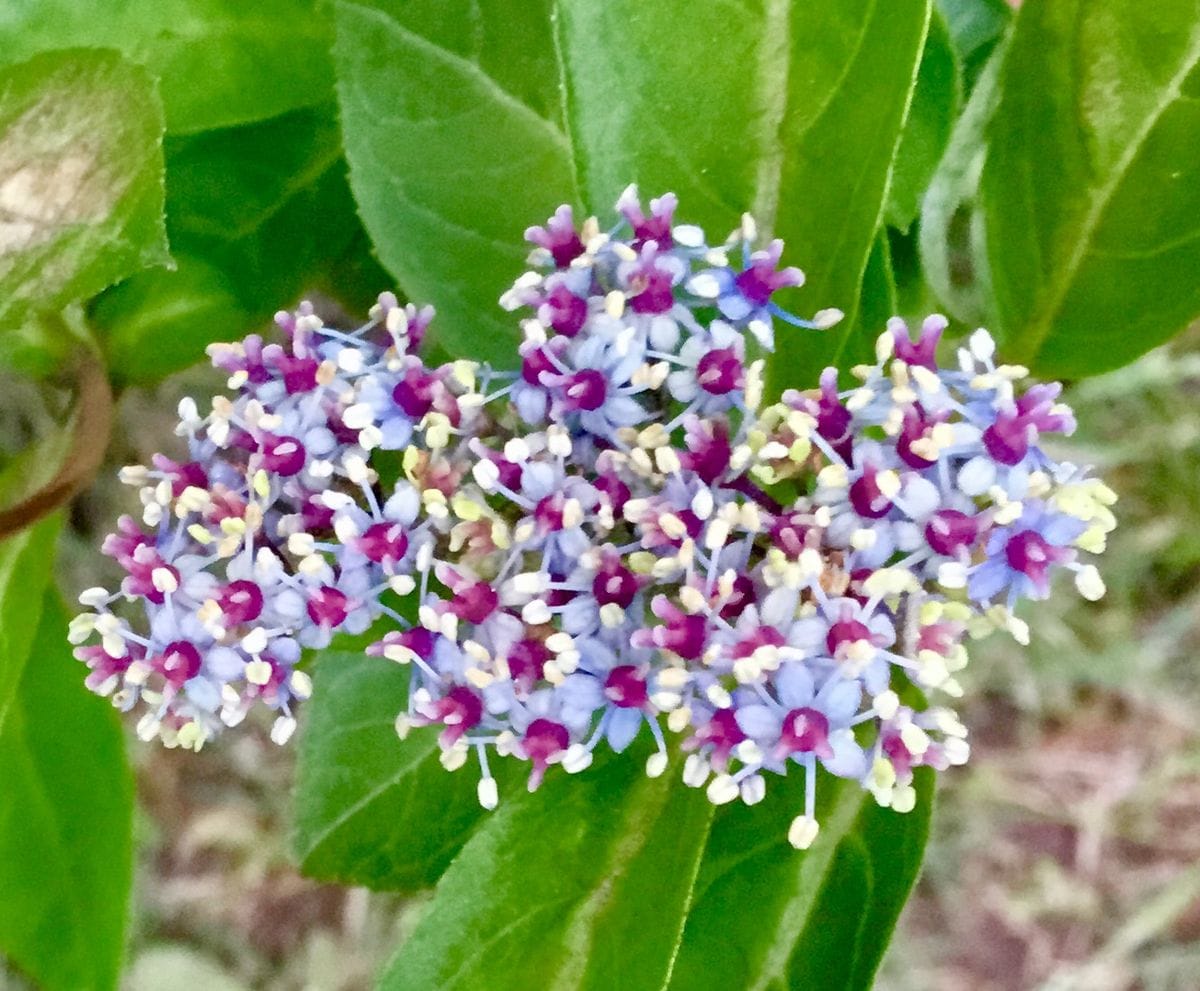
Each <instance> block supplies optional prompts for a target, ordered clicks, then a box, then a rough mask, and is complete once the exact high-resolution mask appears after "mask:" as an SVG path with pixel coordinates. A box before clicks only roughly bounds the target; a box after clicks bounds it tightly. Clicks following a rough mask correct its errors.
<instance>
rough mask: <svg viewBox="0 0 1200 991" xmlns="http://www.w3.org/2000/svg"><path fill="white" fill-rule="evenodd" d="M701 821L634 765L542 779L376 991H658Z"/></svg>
mask: <svg viewBox="0 0 1200 991" xmlns="http://www.w3.org/2000/svg"><path fill="white" fill-rule="evenodd" d="M711 819H712V806H711V805H710V804H709V803H708V801H707V799H706V798H705V796H704V794H703V792H698V791H692V790H690V789H687V788H684V787H683V786H682V785H681V784H680V783H679V782H677V781H673V780H666V779H657V780H655V779H650V778H647V777H645V776H644V775H643V774H642V773H641V766H640V762H638V761H637V760H636V759H630V758H628V757H626V758H624V759H623V758H613V759H609V760H607V761H606V762H605V764H604V766H603V767H596V768H591V769H589V770H588V771H587V772H586V773H584V774H582V775H580V776H579V777H578V778H576V779H574V780H570V779H568V778H567V777H566V776H565V775H554V776H553V778H552V779H551V780H550V781H549V782H547V784H546V785H545V786H544V787H543V788H542V789H541V790H539V791H538V792H536V793H535V794H534V795H531V796H524V797H520V798H517V799H515V800H512V801H508V800H505V801H503V802H502V804H501V806H500V808H499V809H498V810H497V811H496V812H495V813H493V814H492V815H491V816H490V817H489V820H488V822H487V823H486V825H485V826H484V827H483V828H482V829H480V830H479V831H478V832H477V833H475V835H474V836H473V837H472V838H471V839H470V840H469V841H468V842H467V844H466V846H465V847H464V848H463V850H462V852H461V853H460V854H459V856H458V858H457V859H456V860H455V862H454V864H453V865H452V866H451V868H450V870H449V871H448V872H447V873H446V874H445V876H444V877H443V878H442V880H441V882H440V883H439V885H438V888H437V893H436V894H435V896H434V900H433V903H432V905H431V906H430V908H429V909H428V911H427V912H426V914H425V915H423V916H422V917H421V920H420V922H419V923H418V925H417V928H416V931H415V932H414V933H413V934H412V936H411V937H410V938H409V940H408V941H407V942H406V943H405V944H404V945H403V946H402V947H401V949H400V952H399V954H398V955H397V956H396V958H395V960H393V961H392V963H391V964H390V966H389V967H388V969H387V972H386V973H385V975H384V977H383V979H382V981H381V987H382V988H384V989H387V991H408V989H411V991H424V989H426V988H438V989H439V991H466V989H483V988H487V989H489V991H525V989H526V988H529V987H533V986H537V987H544V988H554V989H561V991H579V989H585V988H595V989H597V991H601V989H608V988H622V989H625V991H640V989H643V988H664V987H665V986H666V984H667V982H668V980H669V979H670V975H671V970H672V968H673V966H674V961H675V956H676V954H677V953H678V951H679V945H680V937H681V935H682V931H683V924H684V919H685V918H686V916H687V911H688V908H689V906H690V903H691V899H692V894H693V890H694V883H695V877H696V872H697V869H698V867H699V864H700V858H701V855H702V853H703V851H704V844H705V839H706V838H707V835H708V828H709V824H710V822H711Z"/></svg>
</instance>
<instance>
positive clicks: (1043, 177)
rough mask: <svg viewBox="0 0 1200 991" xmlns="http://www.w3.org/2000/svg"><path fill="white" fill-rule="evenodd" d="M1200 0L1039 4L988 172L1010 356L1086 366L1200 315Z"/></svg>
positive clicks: (1018, 48) (1048, 368)
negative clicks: (1150, 3)
mask: <svg viewBox="0 0 1200 991" xmlns="http://www.w3.org/2000/svg"><path fill="white" fill-rule="evenodd" d="M1197 148H1200V6H1198V5H1197V4H1196V2H1195V0H1163V2H1161V3H1157V4H1155V5H1154V8H1153V13H1152V15H1150V14H1148V10H1147V7H1146V5H1145V4H1144V3H1141V2H1138V0H1055V2H1053V3H1050V2H1045V0H1041V2H1030V3H1027V4H1025V5H1024V6H1023V7H1022V10H1021V12H1020V14H1019V15H1018V17H1017V21H1016V25H1015V30H1014V33H1013V36H1012V42H1011V45H1010V47H1009V51H1008V53H1007V56H1006V58H1005V61H1004V67H1003V70H1002V77H1001V82H1000V102H999V106H998V107H997V109H996V114H995V116H994V117H993V119H992V126H991V127H990V129H989V132H988V144H987V158H986V162H985V164H984V167H983V174H982V178H981V185H980V196H981V206H982V210H983V214H984V224H985V229H986V246H987V259H988V271H989V273H990V287H991V294H990V299H991V314H992V317H993V319H994V321H995V324H996V326H997V329H998V330H999V331H1000V332H1001V333H1002V335H1003V338H1004V341H1005V343H1006V345H1007V352H1008V354H1009V356H1010V357H1012V358H1015V359H1016V360H1019V361H1022V362H1023V363H1026V364H1032V365H1034V366H1035V367H1036V368H1037V369H1038V370H1040V371H1042V372H1044V373H1046V374H1055V375H1068V376H1078V375H1085V374H1092V373H1095V372H1100V371H1105V370H1107V369H1110V368H1115V367H1118V366H1119V365H1122V364H1124V363H1126V362H1128V361H1131V360H1132V359H1133V358H1135V357H1137V355H1139V354H1141V353H1142V352H1144V351H1147V350H1149V349H1150V348H1152V347H1153V346H1154V345H1156V344H1159V343H1161V342H1162V341H1164V340H1166V339H1167V338H1168V337H1170V336H1171V335H1172V334H1174V333H1176V332H1177V331H1179V330H1181V329H1183V327H1184V326H1185V325H1186V324H1187V323H1188V322H1189V321H1190V320H1192V319H1194V318H1195V317H1196V316H1197V315H1200V279H1197V278H1196V273H1197V271H1200V228H1198V227H1197V217H1198V216H1200V157H1198V156H1197V154H1196V149H1197Z"/></svg>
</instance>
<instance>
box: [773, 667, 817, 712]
mask: <svg viewBox="0 0 1200 991" xmlns="http://www.w3.org/2000/svg"><path fill="white" fill-rule="evenodd" d="M775 691H776V693H777V694H778V695H779V701H780V702H782V703H783V704H784V705H786V706H787V707H788V708H789V709H797V708H799V707H800V706H804V705H808V704H809V703H810V702H812V700H813V693H814V691H815V687H814V685H813V677H812V672H810V671H809V670H808V665H806V664H805V663H804V662H803V661H788V662H787V663H785V664H783V665H781V666H780V668H779V674H778V675H777V676H776V678H775Z"/></svg>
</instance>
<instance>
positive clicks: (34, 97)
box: [0, 50, 169, 326]
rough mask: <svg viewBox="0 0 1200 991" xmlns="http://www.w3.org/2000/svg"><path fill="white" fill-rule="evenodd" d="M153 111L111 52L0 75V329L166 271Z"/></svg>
mask: <svg viewBox="0 0 1200 991" xmlns="http://www.w3.org/2000/svg"><path fill="white" fill-rule="evenodd" d="M161 136H162V109H161V106H160V105H159V102H158V98H157V95H156V93H155V89H154V85H153V83H152V81H151V79H150V77H149V76H148V75H147V74H146V72H145V70H143V69H141V68H139V67H137V66H135V65H132V64H130V63H128V62H126V61H124V60H123V59H122V58H121V57H120V56H118V55H117V54H116V53H113V52H99V51H84V50H76V51H68V52H56V53H53V54H49V55H43V56H38V57H37V58H34V59H32V60H30V61H29V62H25V63H22V64H21V65H19V66H16V67H14V68H10V69H7V70H5V71H3V72H0V326H5V325H12V324H15V323H20V322H21V321H22V320H23V319H24V318H25V316H26V315H27V314H28V313H29V312H30V311H32V310H59V309H62V308H63V306H65V305H66V304H67V303H69V302H72V301H73V300H77V299H82V298H86V297H88V296H91V295H94V294H95V293H96V292H98V291H100V290H101V289H103V288H105V287H106V286H109V285H111V284H112V283H114V282H116V281H117V280H118V279H120V278H123V277H124V276H126V275H128V274H130V273H131V272H135V271H137V270H139V269H142V268H146V267H147V266H150V265H161V264H165V263H166V262H167V261H168V260H169V256H168V255H167V245H166V239H165V236H164V231H163V180H162V168H163V166H162V150H161V148H160V140H161Z"/></svg>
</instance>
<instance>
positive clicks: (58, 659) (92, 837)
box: [0, 596, 133, 991]
mask: <svg viewBox="0 0 1200 991" xmlns="http://www.w3.org/2000/svg"><path fill="white" fill-rule="evenodd" d="M6 625H7V623H6ZM83 673H84V672H83V667H82V665H80V664H79V663H78V662H77V661H75V660H74V659H73V658H72V657H71V655H70V651H69V648H68V646H67V642H66V618H65V616H64V615H63V611H62V606H61V605H60V604H59V603H58V601H57V600H56V599H55V598H54V597H53V596H50V597H48V598H47V600H46V603H45V608H44V610H43V612H42V621H41V624H40V625H39V626H38V628H37V637H36V640H35V641H34V645H33V649H32V651H31V653H30V660H29V663H28V664H27V665H25V670H24V674H23V676H22V679H21V684H20V690H19V692H18V694H17V698H16V702H15V704H14V706H13V709H12V712H11V713H10V715H9V719H8V721H7V723H6V724H5V726H4V728H3V731H2V732H0V780H3V782H4V801H3V802H0V950H3V951H4V952H5V953H6V954H7V955H8V956H9V958H10V959H11V960H12V962H13V963H15V964H16V965H17V966H18V967H19V968H20V969H21V970H22V971H24V972H26V973H27V974H29V976H31V977H32V978H33V979H34V980H35V981H36V982H37V985H38V987H41V988H45V989H47V991H60V989H61V991H91V989H105V988H115V987H116V986H117V977H118V973H119V970H120V964H121V957H122V950H123V945H124V933H125V923H126V916H127V905H128V901H129V885H130V879H131V871H132V851H131V835H130V834H131V818H132V806H133V779H132V775H131V774H130V771H129V767H128V764H127V763H126V760H125V752H124V741H123V738H122V735H121V728H120V723H119V720H118V718H117V715H116V713H115V712H114V711H113V709H112V707H111V706H110V705H109V704H108V703H107V702H106V701H105V700H103V699H100V698H97V697H96V696H94V695H92V694H91V693H90V692H88V691H87V689H86V688H84V685H83Z"/></svg>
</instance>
